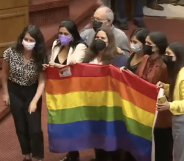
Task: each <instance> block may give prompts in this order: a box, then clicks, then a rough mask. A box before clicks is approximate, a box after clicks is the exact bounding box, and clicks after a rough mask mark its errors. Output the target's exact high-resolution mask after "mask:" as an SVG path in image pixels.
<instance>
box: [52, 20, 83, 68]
mask: <svg viewBox="0 0 184 161" xmlns="http://www.w3.org/2000/svg"><path fill="white" fill-rule="evenodd" d="M86 49H87V46H86V44H85V43H84V42H83V40H82V39H81V37H80V35H79V32H78V29H77V26H76V24H75V23H74V22H72V21H63V22H61V24H60V26H59V31H58V39H56V40H55V41H54V43H53V46H52V52H51V57H50V63H49V64H50V65H52V66H54V67H58V68H60V67H62V66H64V65H68V64H70V63H71V62H76V63H79V62H81V60H82V58H84V56H85V53H86Z"/></svg>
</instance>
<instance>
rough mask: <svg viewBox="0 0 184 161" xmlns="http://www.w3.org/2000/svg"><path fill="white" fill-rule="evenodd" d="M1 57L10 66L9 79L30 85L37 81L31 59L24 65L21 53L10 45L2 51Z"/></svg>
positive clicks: (22, 84) (36, 74)
mask: <svg viewBox="0 0 184 161" xmlns="http://www.w3.org/2000/svg"><path fill="white" fill-rule="evenodd" d="M3 57H4V59H5V60H6V61H7V62H8V63H9V66H10V70H9V77H8V79H9V80H11V81H12V82H14V83H16V84H19V85H21V86H30V85H32V84H34V83H36V82H38V78H39V75H38V72H37V69H36V64H35V63H34V60H33V59H31V60H30V61H29V62H28V64H26V65H25V64H24V59H23V56H22V53H20V52H17V51H16V50H15V49H13V48H12V47H10V48H8V49H7V50H5V51H4V54H3ZM45 63H47V62H45Z"/></svg>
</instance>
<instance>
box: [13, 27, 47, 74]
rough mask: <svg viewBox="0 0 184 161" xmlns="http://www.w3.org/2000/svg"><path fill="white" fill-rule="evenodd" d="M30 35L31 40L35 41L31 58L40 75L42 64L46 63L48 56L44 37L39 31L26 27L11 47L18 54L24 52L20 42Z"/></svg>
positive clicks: (35, 28) (36, 28)
mask: <svg viewBox="0 0 184 161" xmlns="http://www.w3.org/2000/svg"><path fill="white" fill-rule="evenodd" d="M27 33H28V34H30V36H31V37H32V38H34V39H35V42H36V45H35V47H34V48H33V51H32V58H33V60H34V62H35V63H36V66H37V72H38V73H40V72H42V71H43V67H42V64H43V63H45V62H46V61H48V55H47V51H46V45H45V40H44V37H43V35H42V33H41V31H40V29H39V28H38V27H37V26H35V25H29V26H27V27H26V28H25V29H24V30H23V32H22V33H21V34H20V36H19V38H18V40H17V43H16V44H15V45H14V46H13V48H14V49H15V50H16V51H17V52H19V53H22V52H23V50H24V47H23V45H22V41H23V39H24V37H25V35H26V34H27Z"/></svg>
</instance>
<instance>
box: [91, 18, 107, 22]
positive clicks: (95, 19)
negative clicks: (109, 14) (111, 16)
mask: <svg viewBox="0 0 184 161" xmlns="http://www.w3.org/2000/svg"><path fill="white" fill-rule="evenodd" d="M91 21H92V22H93V21H98V22H105V21H109V20H102V19H99V18H96V17H91Z"/></svg>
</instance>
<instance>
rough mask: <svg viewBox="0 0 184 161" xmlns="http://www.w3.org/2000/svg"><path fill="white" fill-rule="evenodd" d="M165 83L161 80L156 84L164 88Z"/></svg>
mask: <svg viewBox="0 0 184 161" xmlns="http://www.w3.org/2000/svg"><path fill="white" fill-rule="evenodd" d="M164 85H165V84H164V83H162V82H160V81H159V82H158V83H157V84H156V86H157V88H164Z"/></svg>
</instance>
